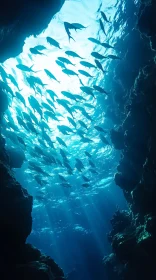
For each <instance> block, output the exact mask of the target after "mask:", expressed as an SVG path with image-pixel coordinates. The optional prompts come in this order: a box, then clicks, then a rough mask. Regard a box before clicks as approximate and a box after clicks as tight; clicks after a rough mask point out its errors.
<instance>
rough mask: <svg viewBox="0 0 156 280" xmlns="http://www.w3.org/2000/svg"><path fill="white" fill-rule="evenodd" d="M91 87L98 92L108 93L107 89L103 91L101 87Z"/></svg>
mask: <svg viewBox="0 0 156 280" xmlns="http://www.w3.org/2000/svg"><path fill="white" fill-rule="evenodd" d="M93 88H94V89H95V90H97V91H99V92H100V93H105V94H108V93H107V91H105V90H104V89H103V88H102V87H99V86H96V85H93Z"/></svg>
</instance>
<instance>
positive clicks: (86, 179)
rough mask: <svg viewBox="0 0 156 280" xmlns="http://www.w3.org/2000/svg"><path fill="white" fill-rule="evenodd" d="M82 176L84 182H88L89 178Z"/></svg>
mask: <svg viewBox="0 0 156 280" xmlns="http://www.w3.org/2000/svg"><path fill="white" fill-rule="evenodd" d="M82 178H83V180H84V181H85V182H90V179H89V178H87V177H86V176H84V175H82Z"/></svg>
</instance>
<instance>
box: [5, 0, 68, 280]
mask: <svg viewBox="0 0 156 280" xmlns="http://www.w3.org/2000/svg"><path fill="white" fill-rule="evenodd" d="M63 3H64V0H58V1H52V0H47V1H41V0H38V1H37V0H23V1H19V0H15V1H11V0H6V1H4V0H2V1H1V8H0V62H3V61H5V60H6V59H8V58H10V57H13V56H17V55H18V54H20V52H21V51H22V47H23V44H24V40H25V39H26V37H28V36H30V35H32V34H33V35H35V36H36V35H37V34H39V33H40V32H41V31H43V29H45V28H46V27H47V25H48V24H49V22H50V20H51V19H52V16H53V15H54V14H55V13H56V12H58V11H59V9H60V8H61V6H62V5H63ZM2 87H3V84H2ZM5 90H6V89H4V91H3V90H2V89H0V122H2V117H3V114H4V112H5V110H6V109H7V108H8V102H9V100H8V98H7V96H6V94H5ZM6 91H7V90H6ZM10 93H11V94H12V91H11V90H10ZM10 118H11V116H10ZM24 158H25V157H24V155H23V154H22V153H21V152H20V153H19V152H17V151H15V150H10V149H8V151H7V152H6V150H5V140H4V139H3V138H2V136H1V135H0V241H1V249H0V278H1V280H10V279H21V280H28V279H29V280H31V279H33V280H34V279H38V280H41V279H42V280H62V279H64V274H63V271H62V269H61V268H59V267H58V265H57V264H56V263H55V262H54V260H52V259H51V258H50V257H47V256H45V255H42V254H41V252H40V251H39V250H37V249H36V248H34V247H32V246H31V245H29V244H25V242H26V239H27V237H28V235H29V234H30V232H31V229H32V217H31V212H32V204H33V198H32V196H30V195H29V194H28V192H27V190H26V189H24V188H22V186H21V185H20V184H19V183H18V182H17V181H16V180H15V178H14V175H13V172H12V170H11V168H13V167H14V168H19V167H21V165H22V163H23V160H24Z"/></svg>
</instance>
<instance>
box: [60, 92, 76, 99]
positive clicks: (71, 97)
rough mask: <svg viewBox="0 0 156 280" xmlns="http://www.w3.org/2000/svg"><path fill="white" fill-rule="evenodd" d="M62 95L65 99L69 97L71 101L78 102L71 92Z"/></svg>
mask: <svg viewBox="0 0 156 280" xmlns="http://www.w3.org/2000/svg"><path fill="white" fill-rule="evenodd" d="M61 93H62V94H63V95H64V96H65V97H67V98H69V99H71V100H75V101H76V98H75V96H74V95H73V94H72V93H70V92H68V91H61Z"/></svg>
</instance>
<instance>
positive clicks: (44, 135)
mask: <svg viewBox="0 0 156 280" xmlns="http://www.w3.org/2000/svg"><path fill="white" fill-rule="evenodd" d="M42 135H43V138H44V140H45V141H46V142H47V144H49V146H51V148H53V149H54V148H55V147H54V145H53V142H52V140H51V139H50V137H49V135H48V134H47V133H46V132H45V131H44V130H43V131H42Z"/></svg>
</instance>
